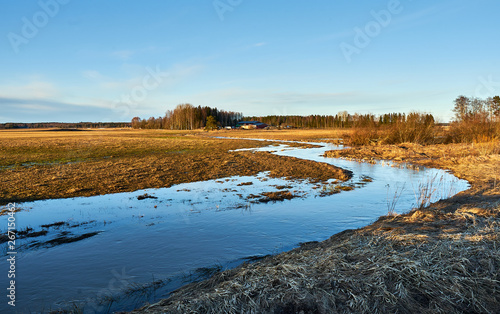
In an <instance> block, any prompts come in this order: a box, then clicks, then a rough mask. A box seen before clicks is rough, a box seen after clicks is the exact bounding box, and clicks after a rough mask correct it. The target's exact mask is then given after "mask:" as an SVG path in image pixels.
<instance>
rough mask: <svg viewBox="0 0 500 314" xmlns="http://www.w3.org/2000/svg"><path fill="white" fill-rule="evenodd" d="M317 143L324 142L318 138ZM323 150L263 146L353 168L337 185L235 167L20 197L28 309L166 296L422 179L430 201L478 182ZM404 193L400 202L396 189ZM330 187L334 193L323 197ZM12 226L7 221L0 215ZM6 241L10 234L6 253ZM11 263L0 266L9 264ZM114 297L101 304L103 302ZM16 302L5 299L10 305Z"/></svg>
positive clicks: (413, 188) (329, 229) (328, 226)
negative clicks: (215, 174) (150, 185)
mask: <svg viewBox="0 0 500 314" xmlns="http://www.w3.org/2000/svg"><path fill="white" fill-rule="evenodd" d="M315 144H317V143H315ZM330 149H339V147H337V146H330V145H327V144H323V146H322V147H316V148H307V149H303V148H290V147H288V146H287V145H286V144H284V143H283V144H280V145H278V146H272V145H271V146H269V147H265V148H259V150H267V151H272V152H273V153H275V154H278V155H282V156H293V157H297V158H304V159H309V160H315V161H319V162H327V163H330V164H333V165H336V166H338V167H342V168H345V169H348V170H350V171H352V172H353V173H354V177H353V178H352V180H350V181H349V182H346V183H345V184H344V186H354V187H355V189H353V190H350V191H341V192H340V193H331V194H329V193H325V192H328V191H329V190H334V189H335V188H336V186H337V185H338V182H337V183H336V182H334V181H333V180H332V181H331V182H329V184H327V185H320V184H317V183H311V182H308V181H307V180H302V181H287V180H283V179H275V178H269V177H268V176H267V174H266V173H260V174H259V175H257V176H255V177H230V178H224V179H219V180H212V181H205V182H194V183H188V184H180V185H176V186H173V187H171V188H164V189H148V190H141V191H136V192H132V193H119V194H110V195H103V196H95V197H85V198H72V199H59V200H46V201H37V202H31V203H24V204H19V205H20V206H21V207H22V208H23V209H24V210H23V211H21V212H19V213H17V215H16V218H17V219H16V222H17V224H18V230H23V231H24V235H23V236H20V237H21V238H22V239H19V240H18V242H17V243H16V244H17V246H18V248H19V250H18V251H19V254H18V260H17V270H18V274H19V276H18V278H16V283H17V289H18V290H17V306H16V309H17V310H18V311H21V312H22V311H32V312H37V311H42V310H44V311H48V310H50V309H57V308H60V307H65V308H71V307H73V306H78V307H80V309H82V307H83V310H84V311H85V312H89V313H94V312H96V311H97V312H105V311H106V310H109V309H111V310H127V309H132V308H135V307H137V306H140V305H141V304H143V303H144V302H145V301H150V302H152V301H154V300H156V299H159V298H162V297H164V296H165V294H166V293H168V292H169V291H171V290H172V289H175V288H177V287H179V286H180V285H182V284H183V283H185V282H186V280H187V281H189V280H195V279H196V278H199V277H200V276H201V277H203V275H208V274H210V273H211V271H213V270H218V269H220V268H221V267H230V266H234V265H237V264H238V263H241V262H242V261H245V259H246V258H247V259H250V260H251V259H252V258H258V257H260V256H264V255H267V254H276V253H278V252H281V251H283V250H288V249H291V248H293V247H295V246H297V244H298V243H300V242H308V241H321V240H325V239H326V238H328V237H329V236H331V235H332V234H335V233H337V232H340V231H342V230H345V229H350V228H358V227H361V226H364V225H367V224H369V223H370V222H372V221H374V220H375V219H376V218H377V217H379V216H381V215H384V214H387V212H388V211H390V210H394V211H395V212H402V211H408V210H409V209H411V208H412V207H415V206H418V205H419V199H418V197H416V195H418V193H417V192H418V191H419V189H420V188H421V187H422V185H426V184H428V183H429V182H431V181H432V182H431V183H432V190H433V193H432V195H430V198H429V200H430V201H435V200H438V199H441V198H447V197H449V196H451V195H453V194H455V193H457V192H459V191H462V190H464V189H466V188H467V187H468V185H467V183H466V182H465V181H463V180H458V179H457V178H455V177H454V176H452V175H450V174H449V173H447V172H445V171H442V170H437V169H426V168H419V169H413V168H411V167H408V168H406V167H405V166H403V167H401V166H396V165H395V164H392V163H386V162H379V163H375V164H371V163H358V162H353V161H348V160H341V159H331V158H324V157H322V156H321V155H323V153H324V152H325V151H326V150H330ZM279 191H281V192H283V193H285V192H289V193H290V194H291V195H293V196H294V197H293V198H291V199H289V200H288V199H286V200H284V201H278V202H273V201H268V202H263V201H261V198H264V197H265V196H266V195H267V194H265V193H268V192H279ZM395 193H396V194H397V195H398V199H397V202H394V197H393V195H394V194H395ZM325 194H326V196H325ZM0 220H1V226H2V231H3V232H5V229H6V228H5V227H3V226H7V219H6V217H5V216H3V217H1V218H0ZM5 252H6V244H5V243H4V244H2V253H3V254H5ZM7 266H8V265H6V264H5V263H2V265H1V270H0V272H2V273H4V274H6V273H7ZM103 299H107V301H109V302H108V303H102V304H99V303H98V302H97V301H96V300H101V301H102V300H103ZM7 310H10V309H9V308H8V307H7V305H6V302H2V303H1V305H0V311H1V312H6V311H7Z"/></svg>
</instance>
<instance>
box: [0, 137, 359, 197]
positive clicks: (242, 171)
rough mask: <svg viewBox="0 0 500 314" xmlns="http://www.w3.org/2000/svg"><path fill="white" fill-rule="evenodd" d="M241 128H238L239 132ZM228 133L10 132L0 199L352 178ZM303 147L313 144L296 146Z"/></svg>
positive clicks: (0, 140) (4, 144)
mask: <svg viewBox="0 0 500 314" xmlns="http://www.w3.org/2000/svg"><path fill="white" fill-rule="evenodd" d="M232 134H234V133H232ZM207 135H211V136H215V135H227V134H225V133H217V132H211V133H209V134H208V133H206V132H203V131H166V130H78V131H64V130H63V131H57V132H55V130H2V131H0V186H2V189H0V205H5V204H8V203H11V202H26V201H34V200H42V199H55V198H70V197H79V196H94V195H104V194H110V193H119V192H131V191H136V190H140V189H146V188H162V187H170V186H172V185H174V184H180V183H187V182H195V181H205V180H211V179H217V178H223V177H230V176H250V175H256V174H257V173H259V172H262V171H269V172H270V174H269V175H270V177H289V178H294V179H312V180H316V181H325V180H328V179H330V178H337V179H340V180H345V179H347V178H349V176H350V174H349V172H347V171H344V170H342V169H340V168H337V167H334V166H331V165H327V164H319V165H318V163H315V162H312V161H305V160H300V159H295V158H285V157H279V156H275V155H272V154H269V153H264V152H259V153H252V152H248V151H234V150H237V149H242V148H251V147H258V146H266V145H270V144H272V143H270V142H259V141H248V140H243V139H218V138H213V137H209V136H207ZM294 145H297V146H301V145H303V146H304V147H308V146H310V145H307V144H294Z"/></svg>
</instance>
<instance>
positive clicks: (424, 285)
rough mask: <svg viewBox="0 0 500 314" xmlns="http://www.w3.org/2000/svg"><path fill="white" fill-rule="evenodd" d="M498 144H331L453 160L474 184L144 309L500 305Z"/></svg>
mask: <svg viewBox="0 0 500 314" xmlns="http://www.w3.org/2000/svg"><path fill="white" fill-rule="evenodd" d="M496 149H497V148H496V146H495V145H492V146H491V147H484V146H478V145H477V144H474V145H473V144H454V145H432V146H421V145H416V144H407V143H405V144H402V145H391V146H367V147H357V148H352V149H349V150H346V151H332V152H331V153H330V154H329V155H330V156H332V157H343V158H350V159H359V160H363V158H365V161H366V160H370V159H372V158H373V159H377V160H379V159H393V160H394V159H397V160H398V161H400V162H406V161H408V162H412V163H416V164H420V165H426V166H433V167H440V168H447V169H450V170H451V171H452V172H454V173H455V174H456V175H457V176H459V177H461V178H464V179H467V180H469V181H470V182H471V184H472V187H471V189H469V190H468V191H465V192H461V193H459V194H458V195H456V196H454V197H452V198H450V199H448V200H443V201H439V202H437V203H434V204H432V205H431V206H429V207H426V208H421V209H416V210H413V211H411V212H409V213H408V214H404V215H397V214H393V215H388V216H384V217H381V218H380V219H379V220H378V221H376V222H375V223H373V224H371V225H369V226H367V227H365V228H362V229H358V230H347V231H344V232H342V233H340V234H337V235H334V236H332V237H331V238H330V239H328V240H326V241H323V242H321V243H309V244H305V245H303V246H301V247H299V248H297V249H295V250H292V251H290V252H285V253H282V254H279V255H276V256H271V257H267V258H266V259H264V260H262V261H258V262H256V263H253V264H243V265H241V266H240V267H238V268H236V269H233V270H227V271H224V272H220V273H218V274H216V275H214V276H213V277H212V278H210V279H209V280H207V281H204V282H200V283H194V284H190V285H188V286H185V287H183V288H181V289H179V290H177V291H175V292H174V293H173V294H172V295H171V296H170V297H169V298H168V299H165V300H162V301H160V302H158V303H156V304H152V305H146V306H144V307H143V308H141V309H139V310H136V311H134V312H135V313H221V312H224V313H394V312H402V313H497V312H498V308H499V304H500V293H499V292H500V278H499V273H500V272H499V269H500V251H499V249H498V247H499V245H500V242H499V235H500V189H499V187H498V184H497V176H498V173H499V172H498V169H500V158H499V156H498V153H496Z"/></svg>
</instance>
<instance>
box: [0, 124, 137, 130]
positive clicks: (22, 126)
mask: <svg viewBox="0 0 500 314" xmlns="http://www.w3.org/2000/svg"><path fill="white" fill-rule="evenodd" d="M130 127H131V124H130V122H77V123H65V122H34V123H22V122H21V123H17V122H14V123H0V129H47V128H59V129H93V128H130Z"/></svg>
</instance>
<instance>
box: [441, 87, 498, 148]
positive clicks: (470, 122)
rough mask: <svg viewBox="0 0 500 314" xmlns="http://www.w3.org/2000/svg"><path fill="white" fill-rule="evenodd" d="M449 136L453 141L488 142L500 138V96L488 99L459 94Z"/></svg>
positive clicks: (455, 102)
mask: <svg viewBox="0 0 500 314" xmlns="http://www.w3.org/2000/svg"><path fill="white" fill-rule="evenodd" d="M453 112H454V113H455V120H454V122H453V123H452V124H451V126H450V131H449V137H450V138H451V139H452V141H453V142H466V143H470V142H486V141H491V140H493V139H499V138H500V123H499V122H500V96H495V97H489V98H486V99H481V98H476V97H466V96H463V95H460V96H458V97H457V98H456V99H455V101H454V107H453Z"/></svg>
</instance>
